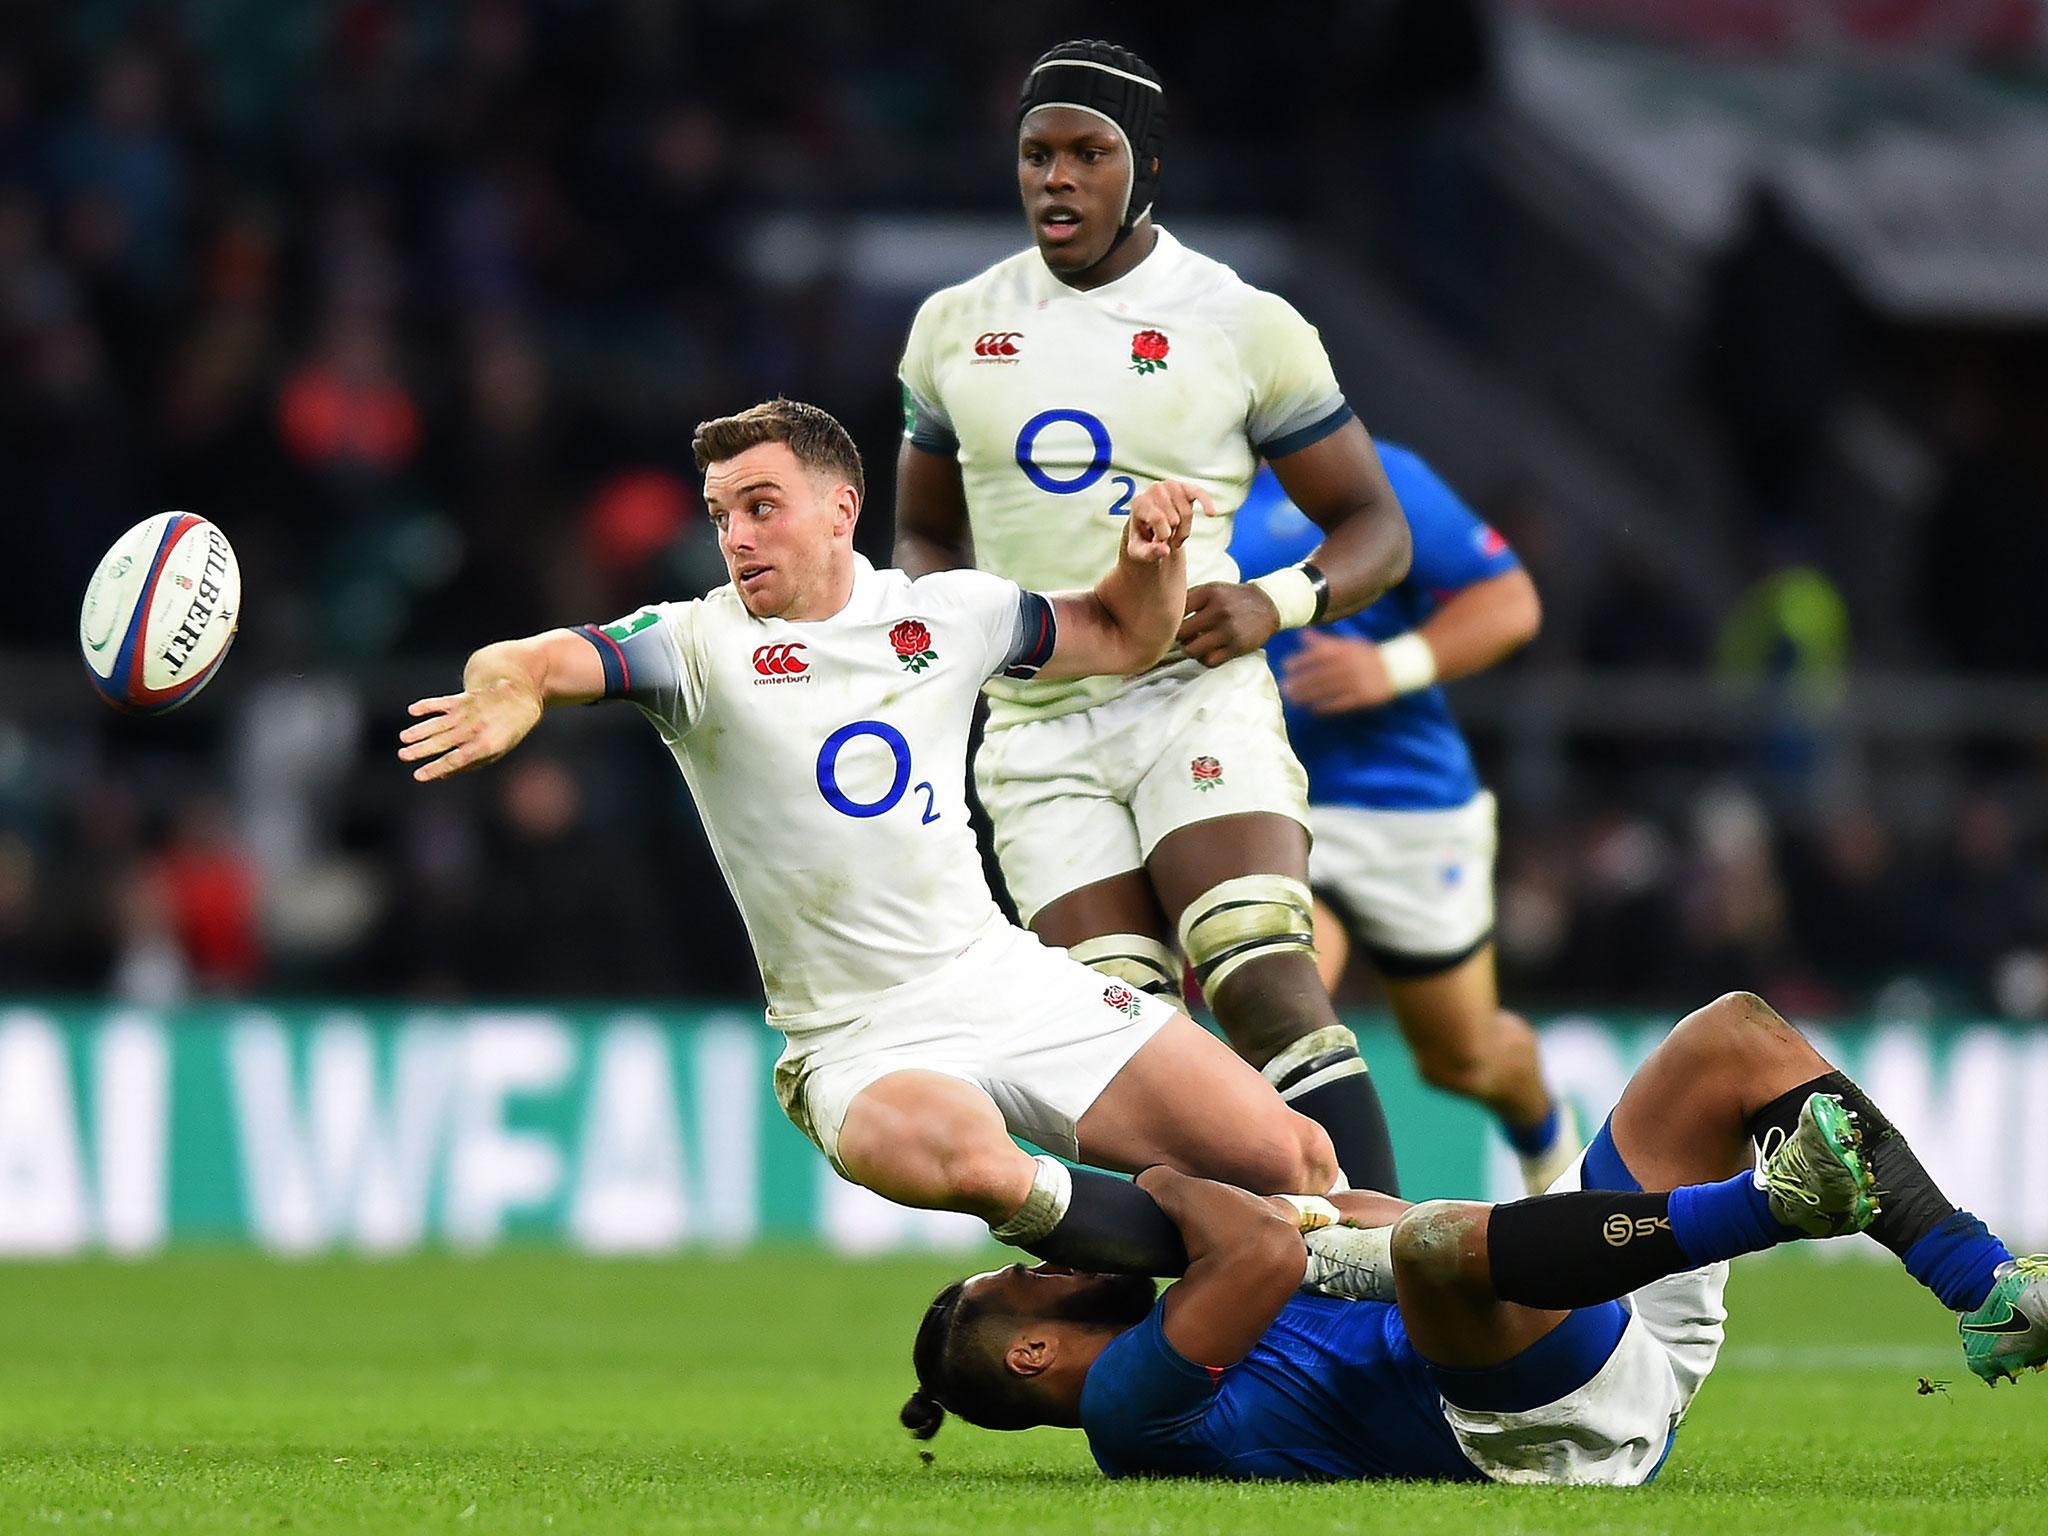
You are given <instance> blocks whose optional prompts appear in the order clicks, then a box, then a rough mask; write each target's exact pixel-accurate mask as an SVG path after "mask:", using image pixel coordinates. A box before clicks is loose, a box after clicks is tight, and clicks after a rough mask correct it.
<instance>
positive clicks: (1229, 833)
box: [1146, 812, 1398, 1193]
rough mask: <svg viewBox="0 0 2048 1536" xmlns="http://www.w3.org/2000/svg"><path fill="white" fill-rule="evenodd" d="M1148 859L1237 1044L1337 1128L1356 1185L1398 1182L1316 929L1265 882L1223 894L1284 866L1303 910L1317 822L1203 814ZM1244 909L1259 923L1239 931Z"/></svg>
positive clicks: (1342, 1158) (1382, 1121)
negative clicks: (1292, 925)
mask: <svg viewBox="0 0 2048 1536" xmlns="http://www.w3.org/2000/svg"><path fill="white" fill-rule="evenodd" d="M1146 869H1147V871H1148V872H1149V873H1150V875H1151V879H1152V887H1153V889H1154V890H1155V891H1157V892H1158V899H1159V903H1160V905H1161V906H1162V907H1163V908H1164V909H1165V910H1166V911H1167V912H1168V913H1169V914H1172V915H1173V916H1174V918H1175V923H1176V927H1177V928H1178V929H1179V930H1181V933H1182V943H1183V946H1184V947H1186V948H1188V949H1189V950H1190V951H1191V953H1190V957H1189V958H1190V959H1191V960H1192V961H1194V963H1195V966H1196V974H1197V977H1198V978H1199V979H1200V980H1201V981H1202V986H1203V990H1204V992H1205V993H1206V994H1207V996H1208V999H1209V1005H1210V1007H1212V1008H1214V1009H1215V1010H1216V1018H1217V1020H1218V1022H1219V1023H1221V1024H1222V1026H1223V1032H1224V1034H1225V1035H1227V1036H1228V1037H1229V1040H1230V1043H1231V1045H1232V1046H1233V1047H1235V1048H1236V1050H1237V1052H1238V1054H1239V1055H1241V1056H1243V1057H1244V1059H1245V1060H1247V1061H1249V1062H1250V1063H1251V1064H1252V1065H1253V1066H1255V1067H1258V1068H1260V1069H1261V1070H1262V1071H1263V1072H1264V1073H1265V1075H1266V1077H1267V1079H1268V1080H1269V1081H1271V1082H1273V1083H1274V1085H1275V1086H1276V1087H1277V1088H1279V1090H1280V1093H1281V1097H1283V1098H1284V1099H1286V1100H1287V1101H1288V1102H1289V1103H1290V1104H1291V1105H1293V1107H1294V1108H1296V1109H1298V1110H1300V1111H1301V1113H1303V1114H1305V1115H1307V1116H1308V1117H1309V1118H1310V1119H1312V1120H1314V1121H1316V1122H1317V1123H1318V1124H1320V1125H1321V1126H1322V1127H1323V1128H1324V1129H1325V1130H1326V1131H1328V1132H1329V1133H1330V1140H1331V1141H1332V1142H1333V1143H1334V1144H1335V1146H1336V1149H1337V1161H1338V1163H1339V1164H1340V1166H1341V1167H1342V1169H1343V1172H1344V1176H1345V1177H1346V1178H1347V1179H1349V1180H1350V1182H1351V1183H1353V1184H1355V1185H1357V1186H1359V1187H1360V1188H1366V1189H1383V1190H1386V1191H1387V1192H1388V1193H1395V1192H1397V1182H1398V1181H1397V1179H1396V1177H1395V1173H1394V1148H1393V1141H1392V1139H1391V1138H1390V1137H1389V1136H1388V1134H1387V1117H1386V1112H1385V1110H1383V1109H1382V1108H1381V1107H1380V1100H1379V1092H1378V1090H1377V1089H1375V1088H1374V1086H1373V1082H1372V1078H1371V1076H1370V1075H1369V1074H1368V1073H1367V1072H1366V1071H1365V1064H1364V1062H1363V1061H1361V1060H1360V1059H1359V1056H1358V1042H1357V1039H1356V1037H1354V1036H1353V1035H1352V1033H1351V1031H1350V1030H1348V1029H1346V1028H1345V1027H1344V1026H1343V1025H1342V1024H1341V1023H1340V1022H1339V1021H1338V1018H1337V1014H1336V1010H1335V1009H1334V1007H1332V1005H1331V1003H1330V994H1329V989H1328V988H1326V987H1325V986H1324V985H1323V982H1322V978H1321V977H1320V976H1318V975H1317V973H1316V967H1315V957H1314V954H1313V939H1312V937H1311V936H1310V934H1309V933H1307V932H1306V931H1303V930H1295V931H1293V933H1292V934H1291V936H1290V934H1289V932H1288V913H1287V909H1286V904H1284V903H1279V902H1275V901H1271V900H1267V899H1264V896H1263V893H1262V892H1254V891H1246V892H1244V893H1243V895H1244V896H1245V897H1247V898H1249V897H1258V898H1260V899H1256V900H1252V899H1244V900H1237V899H1234V897H1233V893H1231V892H1229V891H1225V892H1223V893H1220V895H1219V894H1217V888H1218V887H1219V886H1222V885H1224V883H1225V882H1228V881H1237V880H1241V879H1244V878H1245V877H1248V876H1267V877H1272V876H1279V877H1283V878H1284V879H1286V880H1289V881H1292V882H1293V883H1294V886H1295V887H1298V889H1299V892H1300V895H1301V898H1302V905H1303V907H1304V908H1305V907H1306V893H1307V881H1308V833H1307V831H1306V830H1305V829H1304V828H1302V826H1301V825H1300V824H1299V823H1297V822H1294V821H1291V820H1289V819H1288V818H1287V817H1285V816H1278V815H1273V814H1271V813H1264V812H1260V813H1253V814H1248V815H1241V816H1223V817H1218V818H1216V819H1214V820H1211V821H1203V822H1196V823H1195V824H1193V825H1192V826H1186V827H1182V828H1180V829H1179V830H1177V831H1175V832H1171V833H1169V834H1168V835H1167V836H1165V837H1164V838H1162V839H1160V841H1159V844H1158V846H1157V847H1155V848H1154V849H1153V850H1152V856H1151V858H1150V859H1149V860H1148V861H1147V863H1146ZM1269 883H1270V882H1269ZM1205 914H1213V915H1212V916H1211V915H1205ZM1240 917H1248V918H1250V919H1252V920H1253V926H1254V927H1255V928H1256V929H1257V930H1258V931H1253V932H1240V931H1238V929H1237V925H1236V919H1238V918H1240ZM1268 917H1271V919H1272V920H1270V921H1269V920H1267V919H1268ZM1205 935H1221V937H1205ZM1197 949H1199V950H1202V951H1203V953H1201V954H1196V953H1193V951H1195V950H1197ZM1246 950H1249V951H1250V952H1251V954H1250V958H1246V956H1245V951H1246ZM1208 955H1213V956H1214V958H1213V959H1207V960H1205V956H1208ZM1205 972H1206V974H1205Z"/></svg>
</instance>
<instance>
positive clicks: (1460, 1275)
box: [1391, 1200, 1490, 1286]
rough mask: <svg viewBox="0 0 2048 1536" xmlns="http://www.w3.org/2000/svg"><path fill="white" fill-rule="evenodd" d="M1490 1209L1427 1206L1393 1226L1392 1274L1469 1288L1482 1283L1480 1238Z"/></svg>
mask: <svg viewBox="0 0 2048 1536" xmlns="http://www.w3.org/2000/svg"><path fill="white" fill-rule="evenodd" d="M1489 1209H1490V1207H1488V1206H1484V1205H1477V1204H1474V1203H1472V1202H1471V1201H1467V1200H1425V1201H1424V1202H1423V1203H1422V1204H1420V1205H1411V1206H1410V1207H1409V1208H1408V1209H1407V1210H1405V1211H1403V1212H1402V1213H1401V1218H1400V1220H1398V1221H1396V1222H1395V1223H1394V1230H1393V1233H1392V1237H1391V1243H1392V1248H1393V1256H1394V1273H1395V1275H1396V1276H1397V1277H1398V1278H1400V1279H1404V1280H1412V1281H1422V1282H1424V1283H1428V1284H1437V1285H1460V1286H1462V1285H1467V1284H1470V1283H1472V1282H1473V1281H1474V1279H1475V1277H1477V1278H1478V1279H1482V1280H1483V1279H1484V1272H1485V1267H1486V1265H1485V1250H1484V1246H1483V1244H1482V1242H1481V1238H1482V1237H1483V1236H1484V1234H1485V1230H1486V1217H1487V1212H1488V1211H1489Z"/></svg>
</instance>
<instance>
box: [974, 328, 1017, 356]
mask: <svg viewBox="0 0 2048 1536" xmlns="http://www.w3.org/2000/svg"><path fill="white" fill-rule="evenodd" d="M1023 339H1024V333H1023V332H1022V331H983V332H982V333H981V334H980V335H979V336H977V337H976V338H975V340H974V355H975V356H976V357H1015V356H1016V355H1017V343H1018V342H1020V341H1022V340H1023Z"/></svg>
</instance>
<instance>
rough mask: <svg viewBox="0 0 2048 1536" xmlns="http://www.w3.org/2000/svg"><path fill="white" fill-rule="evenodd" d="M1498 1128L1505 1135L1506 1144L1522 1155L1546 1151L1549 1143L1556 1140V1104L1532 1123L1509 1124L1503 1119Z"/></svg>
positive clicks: (1534, 1154) (1530, 1155)
mask: <svg viewBox="0 0 2048 1536" xmlns="http://www.w3.org/2000/svg"><path fill="white" fill-rule="evenodd" d="M1500 1129H1501V1134H1502V1135H1504V1136H1506V1137H1507V1139H1508V1145H1509V1146H1511V1147H1513V1148H1514V1149H1515V1150H1516V1151H1517V1152H1519V1153H1521V1154H1522V1156H1524V1157H1534V1156H1536V1155H1537V1154H1538V1153H1540V1152H1548V1151H1549V1150H1550V1144H1551V1143H1552V1142H1553V1141H1555V1140H1557V1105H1556V1104H1552V1105H1551V1106H1550V1108H1549V1109H1548V1110H1546V1111H1544V1115H1543V1118H1542V1119H1541V1120H1539V1121H1537V1122H1536V1124H1534V1125H1509V1124H1508V1123H1507V1121H1505V1120H1503V1121H1501V1123H1500Z"/></svg>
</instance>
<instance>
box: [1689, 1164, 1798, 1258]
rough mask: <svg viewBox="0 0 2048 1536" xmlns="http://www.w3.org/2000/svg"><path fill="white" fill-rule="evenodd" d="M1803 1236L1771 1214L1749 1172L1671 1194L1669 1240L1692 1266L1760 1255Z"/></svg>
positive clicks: (1762, 1193)
mask: <svg viewBox="0 0 2048 1536" xmlns="http://www.w3.org/2000/svg"><path fill="white" fill-rule="evenodd" d="M1803 1235H1804V1234H1803V1233H1801V1232H1800V1231H1799V1229H1798V1228H1797V1227H1788V1226H1786V1225H1785V1224H1784V1223H1783V1222H1781V1221H1779V1220H1778V1219H1777V1218H1776V1217H1775V1216H1773V1215H1772V1214H1771V1206H1770V1196H1769V1195H1768V1194H1767V1193H1766V1192H1765V1191H1763V1190H1762V1189H1759V1188H1758V1187H1757V1182H1756V1176H1755V1175H1754V1174H1750V1173H1738V1174H1737V1175H1735V1177H1734V1178H1732V1179H1723V1180H1722V1181H1721V1182H1720V1183H1718V1184H1687V1185H1685V1186H1683V1187H1682V1188H1679V1189H1674V1190H1673V1191H1671V1236H1672V1239H1673V1240H1674V1241H1675V1242H1676V1243H1677V1244H1678V1246H1679V1247H1680V1248H1682V1249H1683V1250H1684V1251H1685V1256H1686V1257H1687V1258H1689V1259H1691V1260H1692V1261H1693V1263H1694V1264H1696V1265H1698V1264H1712V1263H1714V1262H1715V1261H1716V1260H1718V1259H1732V1258H1734V1257H1735V1256H1736V1255H1738V1254H1743V1253H1760V1252H1762V1251H1763V1250H1764V1249H1766V1248H1775V1247H1776V1246H1777V1245H1778V1244H1779V1243H1784V1242H1790V1241H1791V1240H1792V1239H1793V1238H1795V1237H1801V1236H1803Z"/></svg>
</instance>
